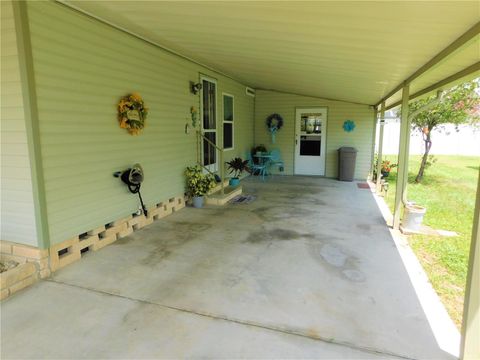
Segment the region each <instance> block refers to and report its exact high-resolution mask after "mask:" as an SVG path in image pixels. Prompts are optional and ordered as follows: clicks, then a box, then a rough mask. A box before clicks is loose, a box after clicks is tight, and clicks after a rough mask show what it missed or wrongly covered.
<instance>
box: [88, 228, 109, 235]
mask: <svg viewBox="0 0 480 360" xmlns="http://www.w3.org/2000/svg"><path fill="white" fill-rule="evenodd" d="M103 231H105V226H100V227H98V228H96V229H93V230H90V231H87V234H88V235H98V234H100V233H101V232H103Z"/></svg>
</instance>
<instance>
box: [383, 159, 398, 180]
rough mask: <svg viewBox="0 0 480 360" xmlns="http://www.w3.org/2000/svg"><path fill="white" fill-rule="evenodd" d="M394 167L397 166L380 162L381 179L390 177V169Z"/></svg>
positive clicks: (388, 162) (386, 161) (387, 162)
mask: <svg viewBox="0 0 480 360" xmlns="http://www.w3.org/2000/svg"><path fill="white" fill-rule="evenodd" d="M396 166H397V164H392V163H391V162H390V161H388V160H383V161H382V169H381V170H380V171H381V173H382V177H384V178H386V177H388V175H390V171H392V169H393V168H394V167H396Z"/></svg>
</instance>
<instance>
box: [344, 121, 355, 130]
mask: <svg viewBox="0 0 480 360" xmlns="http://www.w3.org/2000/svg"><path fill="white" fill-rule="evenodd" d="M353 129H355V122H354V121H353V120H345V122H344V123H343V130H345V131H346V132H351V131H353Z"/></svg>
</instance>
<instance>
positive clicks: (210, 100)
mask: <svg viewBox="0 0 480 360" xmlns="http://www.w3.org/2000/svg"><path fill="white" fill-rule="evenodd" d="M202 92H203V129H204V130H208V129H212V130H213V129H215V128H216V119H215V113H216V109H215V103H216V102H215V100H216V99H215V84H214V83H211V82H209V81H207V80H203V81H202Z"/></svg>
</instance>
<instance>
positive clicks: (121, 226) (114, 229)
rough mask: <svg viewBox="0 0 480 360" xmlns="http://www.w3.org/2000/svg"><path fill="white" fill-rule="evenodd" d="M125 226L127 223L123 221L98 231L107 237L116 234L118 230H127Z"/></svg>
mask: <svg viewBox="0 0 480 360" xmlns="http://www.w3.org/2000/svg"><path fill="white" fill-rule="evenodd" d="M127 228H128V223H127V222H123V223H121V224H119V225H115V226H112V227H109V228H108V229H106V230H105V233H100V234H102V236H104V237H108V236H111V235H117V234H118V233H119V232H121V231H125V230H127Z"/></svg>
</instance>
